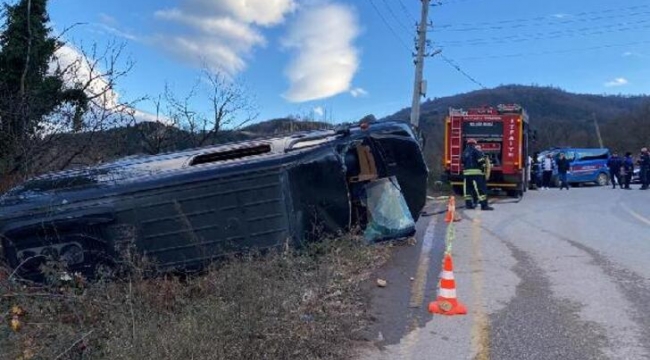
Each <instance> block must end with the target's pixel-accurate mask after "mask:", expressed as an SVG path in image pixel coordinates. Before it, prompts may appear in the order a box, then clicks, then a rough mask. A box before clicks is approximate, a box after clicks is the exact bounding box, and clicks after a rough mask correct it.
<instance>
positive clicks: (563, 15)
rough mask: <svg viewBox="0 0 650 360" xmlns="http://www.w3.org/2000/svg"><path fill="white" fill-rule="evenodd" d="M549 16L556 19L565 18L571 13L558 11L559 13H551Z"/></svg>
mask: <svg viewBox="0 0 650 360" xmlns="http://www.w3.org/2000/svg"><path fill="white" fill-rule="evenodd" d="M551 16H552V17H554V18H556V19H565V18H568V17H570V16H571V15H569V14H563V13H559V14H553V15H551Z"/></svg>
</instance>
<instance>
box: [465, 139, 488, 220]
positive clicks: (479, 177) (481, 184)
mask: <svg viewBox="0 0 650 360" xmlns="http://www.w3.org/2000/svg"><path fill="white" fill-rule="evenodd" d="M475 145H476V141H474V140H472V139H470V140H468V141H467V148H466V149H465V151H464V152H463V177H464V183H463V195H464V196H465V206H466V208H467V209H473V208H475V205H474V201H473V200H474V199H477V200H478V202H479V203H480V204H481V209H482V210H494V209H493V208H492V207H490V206H488V202H487V184H486V182H485V155H483V152H481V151H479V150H478V149H476V148H475V147H474V146H475Z"/></svg>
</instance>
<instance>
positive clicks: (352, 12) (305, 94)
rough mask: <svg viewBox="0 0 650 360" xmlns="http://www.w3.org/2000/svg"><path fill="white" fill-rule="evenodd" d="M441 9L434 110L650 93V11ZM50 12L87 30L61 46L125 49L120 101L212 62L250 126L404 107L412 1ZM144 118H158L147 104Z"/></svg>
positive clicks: (479, 0)
mask: <svg viewBox="0 0 650 360" xmlns="http://www.w3.org/2000/svg"><path fill="white" fill-rule="evenodd" d="M441 1H442V4H440V5H437V6H432V7H431V9H430V19H431V21H432V22H433V24H434V27H433V29H432V31H430V32H429V33H428V37H429V40H430V41H431V42H432V48H442V50H443V51H442V54H441V55H444V58H443V57H442V56H435V57H432V58H428V59H427V61H426V64H425V72H424V74H425V79H426V80H427V82H428V93H427V97H429V98H434V97H441V96H447V95H453V94H457V93H461V92H467V91H472V90H476V89H479V88H480V87H481V86H485V87H488V88H490V87H495V86H498V85H500V84H512V83H518V84H527V85H530V84H538V85H552V86H557V87H561V88H563V89H566V90H568V91H572V92H580V93H596V94H603V93H607V94H648V93H650V65H648V64H650V3H649V2H648V1H647V0H622V1H617V2H612V1H605V0H571V1H567V0H545V1H530V0H529V1H513V0H441ZM246 4H248V5H246ZM49 7H50V17H51V20H52V22H53V24H54V28H55V29H56V30H57V31H61V30H62V29H64V28H65V27H67V26H70V25H72V24H74V23H84V24H83V25H79V26H77V27H75V28H74V29H72V30H71V31H69V32H67V33H66V34H65V40H66V41H69V42H71V43H72V44H74V45H75V46H78V47H81V46H84V47H87V46H89V45H90V44H92V43H97V44H98V45H99V46H100V48H101V47H102V46H104V45H105V44H106V43H107V42H109V41H111V40H118V41H124V42H125V44H126V47H125V54H126V55H129V56H130V57H131V58H132V59H133V60H134V61H135V66H134V68H133V69H132V71H131V72H130V73H129V74H128V76H127V77H125V78H123V79H121V80H120V82H119V84H118V86H117V89H116V90H117V92H118V93H119V96H120V97H121V98H122V99H123V100H127V99H135V98H138V97H141V96H145V95H149V96H156V95H158V94H160V93H162V91H163V88H164V85H165V83H169V84H170V85H171V86H172V87H173V89H174V90H175V91H176V92H178V93H181V94H182V93H184V92H188V91H189V90H190V89H191V87H192V85H193V84H194V83H195V81H196V79H197V76H198V75H199V72H200V66H201V64H206V65H207V66H209V67H210V68H211V69H218V70H220V71H223V72H224V73H227V74H229V75H231V76H232V77H234V78H235V79H237V81H238V82H241V83H242V84H244V86H245V87H246V89H247V92H248V93H249V94H250V95H251V96H252V97H254V98H255V103H256V105H257V108H258V110H259V117H258V118H257V120H266V119H270V118H275V117H283V116H287V115H302V116H307V115H311V116H313V117H315V118H316V119H323V118H326V120H329V119H331V120H332V121H334V122H339V121H354V120H358V119H359V118H361V117H362V116H364V115H366V114H371V113H372V114H375V116H377V117H381V116H385V115H388V114H391V113H393V112H395V111H397V110H399V109H401V108H404V107H407V106H410V101H411V92H412V84H413V73H414V67H413V61H412V56H411V51H413V50H412V49H413V38H414V35H415V24H414V23H415V17H417V18H419V13H420V1H419V0H355V1H350V0H347V1H345V0H247V1H244V0H161V1H136V0H130V1H125V0H113V1H82V0H51V1H50V3H49ZM199 56H203V58H202V59H200V58H199ZM445 59H447V60H448V61H451V62H453V63H454V64H457V65H458V66H459V67H460V69H462V71H463V72H465V73H466V74H467V75H469V76H470V77H471V78H472V79H474V80H475V81H472V80H470V79H469V78H468V76H465V75H463V74H462V73H461V72H460V71H458V70H457V69H456V68H454V67H452V66H451V65H450V64H449V63H448V61H447V60H445ZM479 84H480V85H479ZM138 106H139V108H140V109H142V110H144V111H149V112H151V111H153V107H152V105H151V103H147V102H142V103H140V104H139V105H138ZM195 106H197V107H199V108H201V107H205V106H207V105H206V104H204V103H196V104H195Z"/></svg>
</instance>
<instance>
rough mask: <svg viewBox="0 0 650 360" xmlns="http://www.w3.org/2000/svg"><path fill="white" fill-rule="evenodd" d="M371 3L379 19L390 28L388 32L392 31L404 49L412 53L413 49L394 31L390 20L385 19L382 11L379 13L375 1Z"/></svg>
mask: <svg viewBox="0 0 650 360" xmlns="http://www.w3.org/2000/svg"><path fill="white" fill-rule="evenodd" d="M369 1H370V4H371V5H372V7H373V8H374V9H375V11H376V12H377V14H378V15H379V17H380V18H381V20H382V21H383V22H384V25H386V27H387V28H388V30H390V32H391V33H392V34H393V36H395V38H396V39H397V40H399V42H400V43H401V44H402V46H404V48H405V49H406V50H407V51H408V52H411V49H410V48H409V46H408V45H406V43H405V42H404V40H403V39H402V38H401V37H400V36H399V35H398V34H397V32H396V31H395V29H393V27H392V26H391V25H390V23H389V22H388V20H386V18H385V17H384V15H383V14H382V13H381V11H379V8H378V7H377V5H376V4H375V2H374V1H373V0H369Z"/></svg>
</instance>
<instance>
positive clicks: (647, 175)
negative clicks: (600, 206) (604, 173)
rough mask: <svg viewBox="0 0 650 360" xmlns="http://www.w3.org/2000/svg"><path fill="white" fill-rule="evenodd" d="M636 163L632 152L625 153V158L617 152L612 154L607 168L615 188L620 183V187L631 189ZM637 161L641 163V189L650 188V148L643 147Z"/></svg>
mask: <svg viewBox="0 0 650 360" xmlns="http://www.w3.org/2000/svg"><path fill="white" fill-rule="evenodd" d="M634 163H635V161H634V159H633V158H632V153H630V152H627V153H625V157H623V158H621V157H620V156H618V153H617V152H614V153H612V156H611V157H610V158H609V160H607V168H608V169H609V178H610V179H611V181H612V188H613V189H616V184H618V185H619V188H621V189H625V190H630V182H631V181H632V175H633V173H634ZM636 163H637V164H638V165H639V178H640V180H641V188H640V190H648V186H649V185H650V152H648V148H645V147H644V148H642V149H641V153H640V154H639V158H638V160H637V161H636Z"/></svg>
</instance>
